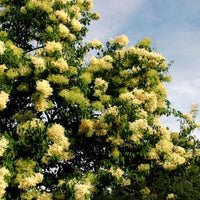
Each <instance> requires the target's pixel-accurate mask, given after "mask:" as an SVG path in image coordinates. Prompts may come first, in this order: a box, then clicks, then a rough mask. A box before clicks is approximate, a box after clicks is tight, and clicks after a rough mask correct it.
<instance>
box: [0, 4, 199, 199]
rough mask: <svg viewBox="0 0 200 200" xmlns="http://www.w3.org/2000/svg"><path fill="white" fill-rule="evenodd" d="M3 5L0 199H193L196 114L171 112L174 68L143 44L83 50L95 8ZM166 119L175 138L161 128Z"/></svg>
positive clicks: (117, 42)
mask: <svg viewBox="0 0 200 200" xmlns="http://www.w3.org/2000/svg"><path fill="white" fill-rule="evenodd" d="M0 4H1V8H2V11H1V15H0V21H1V31H0V39H1V40H0V62H1V63H0V64H1V65H0V133H1V136H0V137H1V139H0V156H1V158H0V159H1V160H0V165H1V168H0V183H1V187H0V198H2V199H13V200H16V199H38V200H42V199H45V200H46V199H76V200H84V199H95V200H96V199H119V197H120V199H128V198H135V199H173V198H174V199H175V198H176V199H181V198H186V197H188V199H189V198H190V199H192V198H193V199H195V198H196V197H197V196H195V195H189V194H188V192H189V191H188V192H186V193H184V190H185V189H184V188H189V187H188V186H189V185H190V186H191V187H190V188H191V190H192V191H195V192H196V191H197V189H196V188H197V187H198V186H199V183H198V181H197V180H198V171H199V167H198V162H199V160H198V159H199V149H198V146H199V144H198V141H195V140H194V138H193V137H192V136H191V132H192V131H193V130H194V129H195V128H198V127H199V124H198V123H196V122H195V117H196V113H197V106H196V105H193V107H192V111H191V114H184V113H181V112H179V111H176V110H174V109H172V108H171V107H170V102H168V101H167V95H166V90H165V87H164V85H163V82H165V81H169V80H170V77H169V75H168V68H169V66H170V65H168V64H167V63H166V60H165V58H164V57H163V56H162V55H161V54H158V53H156V52H154V51H153V50H152V49H151V48H150V43H151V40H150V39H149V38H144V39H143V40H142V41H140V42H138V43H137V44H136V45H135V46H131V47H127V44H128V38H127V37H126V36H125V35H121V36H118V37H116V38H114V39H111V40H110V41H109V42H107V44H106V47H105V48H103V45H102V43H101V42H99V41H98V40H97V39H94V40H93V41H91V42H89V43H83V38H84V36H85V35H86V32H87V26H88V25H89V24H90V22H91V20H96V19H98V18H99V15H98V13H91V12H90V10H91V8H92V7H93V1H92V0H22V1H17V0H9V1H8V0H1V1H0ZM91 49H97V54H96V57H95V56H92V57H91V58H90V61H89V63H87V61H85V60H84V58H85V55H86V54H87V52H88V51H90V50H91ZM170 114H173V115H175V116H177V117H179V118H180V124H181V128H180V132H179V133H172V132H170V130H169V129H168V128H167V127H165V126H163V125H162V123H161V122H160V117H161V116H163V115H167V116H168V115H170ZM193 174H195V176H193V178H191V175H193ZM171 183H173V184H171ZM179 183H181V188H182V190H181V191H179V190H178V189H177V185H180V184H179Z"/></svg>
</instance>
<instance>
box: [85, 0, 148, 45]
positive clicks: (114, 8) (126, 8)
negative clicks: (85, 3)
mask: <svg viewBox="0 0 200 200" xmlns="http://www.w3.org/2000/svg"><path fill="white" fill-rule="evenodd" d="M144 2H145V0H134V1H132V0H123V1H116V0H109V1H108V0H96V1H94V9H93V10H94V11H97V12H98V13H99V14H100V15H101V19H100V20H98V21H97V22H93V23H92V25H91V26H90V30H89V33H88V35H87V40H91V39H93V38H98V39H99V40H102V41H104V42H105V41H107V40H109V39H110V38H111V37H115V36H116V34H123V30H122V29H120V28H121V27H122V26H123V25H124V23H127V21H128V19H129V17H130V16H131V15H132V14H134V13H137V12H138V11H139V10H140V8H141V7H142V6H143V4H144Z"/></svg>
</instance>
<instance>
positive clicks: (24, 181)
mask: <svg viewBox="0 0 200 200" xmlns="http://www.w3.org/2000/svg"><path fill="white" fill-rule="evenodd" d="M15 165H16V166H15V167H16V172H17V174H16V177H15V180H14V182H15V183H17V184H18V188H19V189H22V190H28V189H30V188H32V187H35V186H36V185H37V184H38V183H41V182H42V181H43V174H41V173H39V172H38V173H37V172H34V171H33V169H34V167H35V165H36V162H35V161H33V160H31V159H27V160H25V159H22V158H20V159H19V160H17V162H16V163H15Z"/></svg>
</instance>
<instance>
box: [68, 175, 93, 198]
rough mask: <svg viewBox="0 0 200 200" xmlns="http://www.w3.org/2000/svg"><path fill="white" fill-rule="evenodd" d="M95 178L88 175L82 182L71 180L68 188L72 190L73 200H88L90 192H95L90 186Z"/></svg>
mask: <svg viewBox="0 0 200 200" xmlns="http://www.w3.org/2000/svg"><path fill="white" fill-rule="evenodd" d="M94 179H95V176H94V175H93V174H88V177H85V178H84V179H83V180H80V181H77V180H76V179H72V180H70V181H69V182H68V185H69V188H70V189H73V190H74V196H75V200H86V199H87V200H90V199H91V198H90V197H91V194H92V192H94V191H95V187H94V186H93V185H92V183H93V181H94Z"/></svg>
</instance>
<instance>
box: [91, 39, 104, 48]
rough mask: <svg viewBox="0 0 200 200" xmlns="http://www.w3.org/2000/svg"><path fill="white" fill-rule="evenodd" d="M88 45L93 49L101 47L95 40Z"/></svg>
mask: <svg viewBox="0 0 200 200" xmlns="http://www.w3.org/2000/svg"><path fill="white" fill-rule="evenodd" d="M88 44H89V46H90V47H93V48H98V47H103V44H102V43H101V42H100V41H99V40H97V39H94V40H92V41H91V42H89V43H88Z"/></svg>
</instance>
